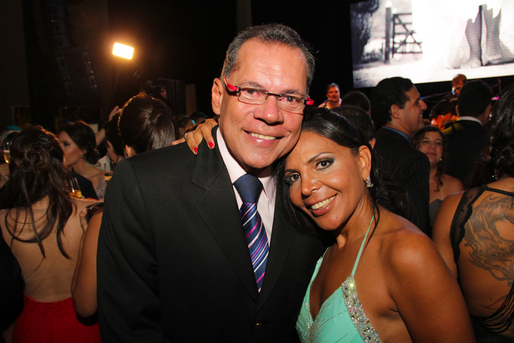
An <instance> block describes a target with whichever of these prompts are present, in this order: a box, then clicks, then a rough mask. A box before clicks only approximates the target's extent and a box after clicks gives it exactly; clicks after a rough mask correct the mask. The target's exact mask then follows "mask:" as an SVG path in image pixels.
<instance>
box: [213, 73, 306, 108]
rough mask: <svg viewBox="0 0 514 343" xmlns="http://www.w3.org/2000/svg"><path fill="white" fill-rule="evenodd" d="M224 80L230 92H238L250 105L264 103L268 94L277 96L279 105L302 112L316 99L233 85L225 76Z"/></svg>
mask: <svg viewBox="0 0 514 343" xmlns="http://www.w3.org/2000/svg"><path fill="white" fill-rule="evenodd" d="M223 81H224V83H225V86H226V87H227V90H228V91H230V92H236V96H237V98H238V99H239V101H241V102H244V103H245V104H250V105H262V104H264V102H265V101H266V99H268V96H270V95H274V96H276V97H277V104H278V107H279V108H280V109H282V110H284V111H288V112H302V111H303V109H304V108H305V105H313V104H314V100H312V99H311V98H307V99H303V98H300V97H299V96H296V95H291V94H276V93H270V92H265V91H263V90H261V89H256V88H248V87H245V88H241V87H239V86H233V85H231V84H230V83H228V81H227V78H226V77H223Z"/></svg>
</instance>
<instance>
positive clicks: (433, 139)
mask: <svg viewBox="0 0 514 343" xmlns="http://www.w3.org/2000/svg"><path fill="white" fill-rule="evenodd" d="M418 150H419V151H421V152H423V153H425V154H426V155H427V156H428V160H429V161H430V166H432V167H433V166H435V165H436V164H437V163H439V161H440V160H441V158H442V157H443V137H441V135H440V134H439V132H433V131H429V132H425V136H424V137H423V139H422V140H421V143H420V145H419V148H418Z"/></svg>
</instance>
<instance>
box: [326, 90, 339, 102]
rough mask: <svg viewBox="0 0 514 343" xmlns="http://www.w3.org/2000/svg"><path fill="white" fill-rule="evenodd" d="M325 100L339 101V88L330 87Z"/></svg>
mask: <svg viewBox="0 0 514 343" xmlns="http://www.w3.org/2000/svg"><path fill="white" fill-rule="evenodd" d="M327 98H328V99H329V100H332V101H339V88H337V87H330V88H329V89H328V92H327Z"/></svg>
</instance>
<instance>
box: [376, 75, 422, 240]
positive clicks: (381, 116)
mask: <svg viewBox="0 0 514 343" xmlns="http://www.w3.org/2000/svg"><path fill="white" fill-rule="evenodd" d="M370 100H371V119H373V123H374V125H375V129H376V133H375V138H376V144H375V148H374V149H375V152H376V154H377V156H378V157H379V158H381V159H382V161H383V168H384V170H385V172H386V173H387V174H388V175H389V176H390V177H391V179H392V180H393V181H394V182H396V183H397V184H398V185H399V186H402V187H404V188H405V189H406V190H407V193H408V194H409V198H410V201H411V203H412V212H411V213H412V216H411V217H408V218H407V219H409V220H410V221H411V222H412V223H413V224H414V225H416V226H417V227H418V228H419V229H420V230H421V231H423V232H425V233H426V234H427V235H429V236H430V235H431V225H430V217H429V214H428V204H429V199H430V188H429V176H430V163H429V161H428V158H427V156H426V155H425V154H423V153H422V152H420V151H418V150H417V149H415V148H413V147H412V146H411V144H410V142H411V137H412V135H413V134H414V133H416V132H417V131H419V130H421V129H422V128H423V127H424V123H423V111H425V110H426V109H427V105H426V104H425V102H424V101H423V100H422V99H421V96H420V95H419V92H418V90H417V89H416V86H414V84H413V83H412V81H411V80H409V79H404V78H402V77H392V78H387V79H384V80H382V81H380V82H379V83H378V84H377V86H376V87H375V88H374V89H373V91H372V93H371V98H370Z"/></svg>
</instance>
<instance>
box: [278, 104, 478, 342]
mask: <svg viewBox="0 0 514 343" xmlns="http://www.w3.org/2000/svg"><path fill="white" fill-rule="evenodd" d="M277 170H278V177H277V180H279V181H278V182H279V184H278V186H277V188H278V190H277V192H278V195H277V201H278V202H279V205H281V206H284V207H285V209H286V213H288V217H289V220H290V221H291V222H292V223H293V224H294V225H295V226H296V227H297V228H298V229H299V230H301V231H302V232H305V231H307V232H313V233H314V232H316V225H317V226H318V227H319V228H321V229H322V230H325V231H326V232H330V233H332V234H333V236H334V238H335V243H334V244H333V245H332V246H330V247H329V248H328V249H327V250H326V251H325V254H324V255H323V258H322V259H320V260H319V261H318V263H317V266H316V269H315V271H314V274H313V275H312V278H311V283H310V285H309V288H307V292H306V295H305V298H304V301H303V305H302V309H301V312H300V315H299V317H298V321H297V323H296V328H297V330H298V332H299V334H300V338H301V340H302V342H305V343H306V342H336V341H337V342H341V343H345V342H421V341H425V342H448V343H450V342H451V343H453V342H474V341H475V340H474V337H473V329H472V326H471V321H470V318H469V314H468V313H467V311H466V305H465V303H464V299H463V297H462V294H461V292H460V289H459V286H458V283H457V282H456V280H455V279H454V278H453V277H452V274H451V272H450V271H449V270H448V267H447V266H446V265H445V263H444V261H443V259H442V258H441V256H440V255H439V252H438V251H437V249H436V248H435V246H434V244H433V243H432V241H431V240H430V238H429V237H427V236H426V235H425V234H423V233H422V232H421V231H420V230H419V229H418V228H416V227H415V226H414V225H413V224H412V223H410V222H409V221H407V220H405V219H404V218H402V217H401V216H400V215H402V214H403V213H404V209H405V207H406V206H407V205H408V204H407V197H406V193H405V192H402V190H401V189H399V188H398V187H396V185H394V184H390V183H386V182H384V181H383V180H382V177H381V175H382V174H381V172H380V168H379V166H377V162H376V161H375V158H374V154H373V152H372V149H371V147H370V146H369V144H368V141H367V139H365V138H364V137H363V136H362V134H360V132H359V131H358V130H357V129H356V128H354V127H352V125H351V124H349V123H348V122H347V121H346V120H345V119H344V118H342V117H341V116H338V115H337V114H335V113H333V112H331V111H328V110H326V109H321V108H320V109H315V110H314V111H308V112H306V113H305V115H304V120H303V123H302V133H301V136H300V140H299V141H298V143H297V144H296V146H295V147H294V149H293V150H292V151H291V153H290V154H289V155H287V156H286V158H285V159H283V160H282V161H281V162H280V163H279V165H278V166H277ZM398 214H399V215H398Z"/></svg>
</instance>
